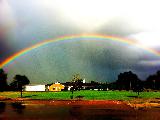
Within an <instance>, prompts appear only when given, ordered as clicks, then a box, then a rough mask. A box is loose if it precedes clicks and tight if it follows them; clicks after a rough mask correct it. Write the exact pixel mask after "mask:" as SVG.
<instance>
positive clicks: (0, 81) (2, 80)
mask: <svg viewBox="0 0 160 120" xmlns="http://www.w3.org/2000/svg"><path fill="white" fill-rule="evenodd" d="M7 88H8V84H7V74H6V73H5V72H4V70H3V69H2V68H1V69H0V91H1V92H2V91H5V90H7Z"/></svg>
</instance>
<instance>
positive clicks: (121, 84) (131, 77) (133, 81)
mask: <svg viewBox="0 0 160 120" xmlns="http://www.w3.org/2000/svg"><path fill="white" fill-rule="evenodd" d="M139 81H140V80H139V78H138V76H137V75H136V74H134V73H132V72H131V71H129V72H124V73H120V74H119V75H118V80H117V81H116V83H117V86H118V88H119V90H133V89H136V88H137V85H138V84H139V83H140V82H139Z"/></svg>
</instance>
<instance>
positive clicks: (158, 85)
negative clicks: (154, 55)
mask: <svg viewBox="0 0 160 120" xmlns="http://www.w3.org/2000/svg"><path fill="white" fill-rule="evenodd" d="M145 87H146V88H150V89H157V90H158V89H160V71H157V73H156V74H153V75H149V76H148V78H147V80H146V82H145Z"/></svg>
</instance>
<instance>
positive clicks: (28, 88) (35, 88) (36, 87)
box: [24, 85, 46, 91]
mask: <svg viewBox="0 0 160 120" xmlns="http://www.w3.org/2000/svg"><path fill="white" fill-rule="evenodd" d="M45 90H46V87H45V85H26V86H25V88H24V91H45Z"/></svg>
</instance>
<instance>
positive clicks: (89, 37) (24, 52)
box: [0, 34, 160, 68]
mask: <svg viewBox="0 0 160 120" xmlns="http://www.w3.org/2000/svg"><path fill="white" fill-rule="evenodd" d="M76 38H88V39H103V40H111V41H117V42H122V43H125V44H129V45H134V46H136V47H138V48H141V49H144V50H146V51H148V52H150V53H152V54H154V55H156V56H160V53H159V52H158V51H156V50H154V49H151V48H148V47H146V46H143V45H140V44H137V43H136V42H134V41H132V40H128V39H124V38H120V37H115V36H108V35H97V34H81V35H70V36H62V37H58V38H55V39H51V40H44V41H43V42H40V43H38V44H35V45H33V46H30V47H28V48H25V49H23V50H21V51H19V52H17V53H15V54H13V55H11V56H10V57H8V58H7V59H5V60H4V61H3V62H1V63H0V68H2V67H4V66H6V65H8V64H9V63H11V62H12V61H14V60H15V59H17V58H18V57H20V56H22V55H23V54H26V53H28V52H29V51H31V50H33V49H36V48H39V47H41V46H44V45H47V44H50V43H53V42H58V41H64V40H67V41H68V40H74V39H76Z"/></svg>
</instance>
